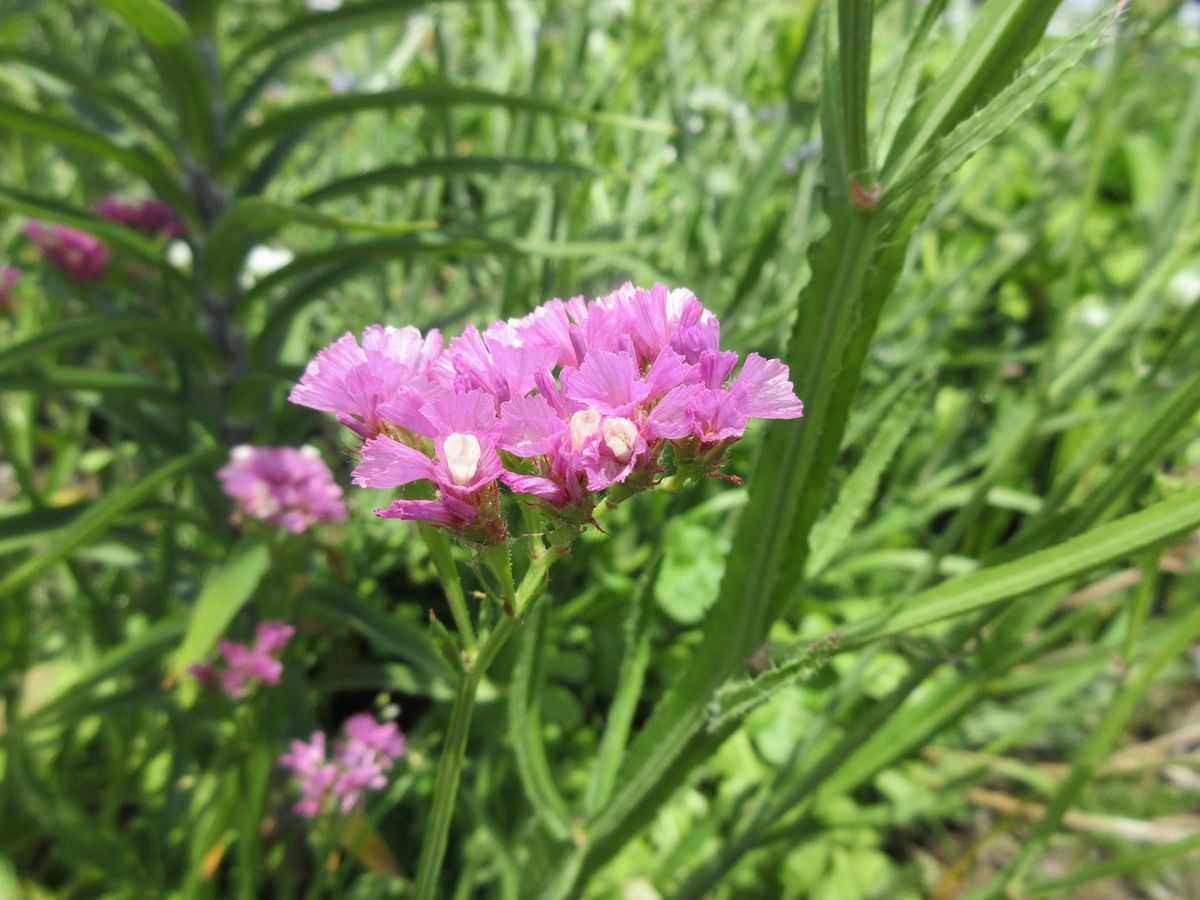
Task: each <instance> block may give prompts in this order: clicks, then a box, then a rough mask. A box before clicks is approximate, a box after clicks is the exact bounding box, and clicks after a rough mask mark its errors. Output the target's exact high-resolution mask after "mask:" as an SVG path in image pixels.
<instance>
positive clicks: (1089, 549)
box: [838, 489, 1200, 652]
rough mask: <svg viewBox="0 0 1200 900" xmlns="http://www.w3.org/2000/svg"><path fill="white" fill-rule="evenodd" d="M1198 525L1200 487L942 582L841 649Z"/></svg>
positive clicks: (1043, 583)
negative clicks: (1067, 537) (1010, 559)
mask: <svg viewBox="0 0 1200 900" xmlns="http://www.w3.org/2000/svg"><path fill="white" fill-rule="evenodd" d="M1197 527H1200V490H1197V489H1193V490H1191V491H1188V492H1186V493H1183V494H1180V495H1179V496H1177V497H1173V498H1171V499H1170V500H1163V501H1162V502H1160V503H1156V504H1155V505H1154V506H1151V507H1149V508H1148V509H1144V510H1142V511H1141V512H1136V513H1133V514H1132V515H1128V516H1125V517H1123V518H1121V519H1117V520H1116V521H1114V522H1110V523H1108V524H1106V525H1101V526H1099V527H1097V528H1093V529H1091V530H1090V531H1088V532H1086V533H1084V534H1081V535H1079V536H1078V537H1074V538H1071V539H1070V540H1068V541H1064V542H1062V543H1061V544H1058V545H1057V546H1054V547H1050V548H1048V549H1046V550H1041V551H1038V552H1037V553H1031V554H1029V555H1028V556H1025V557H1022V558H1021V559H1017V560H1014V561H1012V562H1009V563H1003V564H1001V565H998V566H989V567H988V568H985V569H980V570H979V571H977V572H973V573H971V574H970V575H965V576H963V577H961V578H956V579H954V580H952V581H948V582H946V583H945V584H941V585H938V586H937V587H935V588H931V589H930V590H927V591H924V592H922V593H920V594H917V595H916V596H915V597H913V598H912V599H911V600H909V601H908V602H906V603H905V604H904V607H903V608H902V609H899V610H897V611H895V612H889V613H882V614H880V615H876V616H871V617H869V618H867V619H863V620H861V621H858V622H855V623H853V624H851V625H850V626H849V627H847V628H846V629H845V630H844V631H842V632H841V636H840V638H839V639H838V651H839V652H840V651H842V650H849V649H851V648H853V647H861V646H862V645H864V644H867V643H870V642H871V641H877V640H881V639H882V638H885V637H890V636H892V635H897V634H904V633H906V632H909V631H912V630H913V629H915V628H920V627H922V626H925V625H930V624H933V623H934V622H940V621H942V620H943V619H948V618H950V617H952V616H959V615H962V614H963V613H967V612H971V611H973V610H977V609H982V608H984V607H986V606H990V605H992V604H994V603H999V602H1001V601H1003V600H1008V599H1011V598H1013V597H1019V596H1021V595H1023V594H1028V593H1030V592H1032V591H1035V590H1039V589H1041V588H1046V587H1050V586H1051V585H1055V584H1058V583H1059V582H1062V581H1066V580H1068V579H1070V578H1074V577H1076V576H1078V575H1082V574H1083V573H1085V572H1088V571H1090V570H1091V569H1095V568H1097V567H1098V566H1103V565H1106V564H1108V563H1112V562H1116V561H1118V560H1121V559H1126V558H1128V557H1129V556H1131V555H1133V554H1136V553H1138V552H1139V551H1141V550H1145V549H1146V548H1148V547H1153V546H1155V545H1157V544H1161V543H1162V542H1164V541H1168V540H1170V539H1172V538H1175V537H1178V536H1179V535H1181V534H1186V533H1187V532H1188V531H1191V530H1192V529H1195V528H1197Z"/></svg>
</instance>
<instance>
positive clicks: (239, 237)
mask: <svg viewBox="0 0 1200 900" xmlns="http://www.w3.org/2000/svg"><path fill="white" fill-rule="evenodd" d="M283 225H312V226H316V227H319V228H327V229H330V230H333V231H337V232H343V231H349V232H356V231H358V232H373V233H375V234H391V235H400V234H411V233H412V232H415V231H426V230H429V229H432V228H436V227H437V223H436V222H432V221H423V222H367V221H363V220H360V219H353V218H349V217H347V216H336V215H330V214H328V213H322V212H319V211H317V210H315V209H311V208H309V207H307V206H297V205H294V204H290V203H279V202H277V201H274V200H263V199H260V198H257V197H251V198H247V199H243V200H238V201H237V202H235V203H234V204H233V205H232V206H230V207H229V208H228V209H227V210H226V211H225V212H224V213H223V214H222V215H221V217H220V218H219V219H218V220H217V222H216V224H215V225H214V226H213V228H212V231H211V232H210V234H209V238H208V255H207V262H208V275H209V277H210V278H211V279H212V282H213V284H214V285H215V287H216V289H217V290H218V291H219V292H224V291H228V290H229V288H230V287H232V285H233V283H234V281H235V280H236V279H237V276H238V272H239V270H240V269H241V265H242V261H243V259H244V258H245V256H246V253H247V252H249V250H250V248H251V247H252V246H253V245H254V244H256V243H258V242H259V241H261V240H263V239H265V238H266V236H267V235H268V234H269V233H270V232H271V231H274V230H275V229H277V228H279V227H280V226H283Z"/></svg>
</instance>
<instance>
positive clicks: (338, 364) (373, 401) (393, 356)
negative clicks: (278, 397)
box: [288, 325, 454, 438]
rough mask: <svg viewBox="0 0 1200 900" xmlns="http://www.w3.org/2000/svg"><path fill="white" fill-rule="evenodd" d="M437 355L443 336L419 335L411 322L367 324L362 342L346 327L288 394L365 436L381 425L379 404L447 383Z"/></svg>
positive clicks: (447, 376)
mask: <svg viewBox="0 0 1200 900" xmlns="http://www.w3.org/2000/svg"><path fill="white" fill-rule="evenodd" d="M441 356H442V336H441V334H439V333H438V331H437V330H436V329H433V330H431V331H430V332H429V334H428V335H426V336H424V337H422V336H421V332H420V331H418V330H417V329H416V328H413V327H411V326H409V327H407V328H393V327H391V326H390V325H389V326H387V327H384V326H382V325H371V326H368V327H367V329H366V330H365V331H364V332H363V339H362V345H361V346H360V345H359V343H358V340H357V339H356V338H355V337H354V335H353V334H351V333H350V332H346V334H344V335H342V336H341V337H340V338H338V339H337V340H336V341H334V342H333V343H332V344H330V345H329V346H328V347H326V348H325V349H324V350H322V351H321V352H320V353H318V354H317V358H316V359H314V360H313V361H312V362H310V363H309V364H308V367H307V368H306V369H305V370H304V375H303V377H301V379H300V383H299V384H297V385H296V386H295V387H294V388H292V392H291V394H290V395H289V396H288V399H289V400H291V401H292V403H297V404H299V405H300V406H308V407H311V408H313V409H320V410H324V411H325V412H332V413H336V415H337V419H338V421H339V422H341V423H342V424H343V425H346V426H348V427H349V428H351V429H353V430H354V431H355V432H357V433H358V435H359V436H360V437H362V438H369V437H372V436H374V435H376V434H378V433H379V431H380V429H381V427H382V425H383V420H382V419H381V417H380V407H381V406H383V405H384V404H387V403H388V402H390V401H393V400H397V399H404V398H408V399H410V400H412V399H415V398H421V397H425V396H428V394H429V392H430V391H431V390H433V389H434V387H435V386H436V385H439V384H448V383H449V381H450V379H452V378H453V377H454V374H453V372H452V371H451V370H450V369H449V368H448V367H446V366H441V365H439V362H440V359H441Z"/></svg>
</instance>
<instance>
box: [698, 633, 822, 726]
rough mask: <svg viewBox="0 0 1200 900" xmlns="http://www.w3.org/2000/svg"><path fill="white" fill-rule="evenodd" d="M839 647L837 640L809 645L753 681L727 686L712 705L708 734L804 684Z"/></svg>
mask: <svg viewBox="0 0 1200 900" xmlns="http://www.w3.org/2000/svg"><path fill="white" fill-rule="evenodd" d="M836 646H837V638H836V637H827V638H825V639H824V640H820V641H817V642H815V643H812V644H809V645H808V646H807V647H803V648H801V649H800V650H799V651H797V652H794V653H792V654H791V655H790V656H788V657H787V658H786V659H784V660H781V661H777V662H773V663H772V665H771V668H769V669H768V670H767V671H766V672H763V673H762V674H761V675H756V676H755V677H754V678H739V679H735V680H733V681H730V682H729V683H728V684H726V685H724V686H723V687H722V688H721V689H720V690H718V691H717V693H716V694H714V695H713V699H712V702H711V703H710V704H709V713H708V726H707V727H708V730H709V731H712V732H721V731H724V730H726V729H728V728H731V727H733V726H734V725H736V724H737V723H738V722H740V721H741V720H742V719H744V718H746V716H748V715H749V714H750V713H751V712H753V711H754V710H756V709H757V708H758V707H760V706H762V705H763V704H764V703H766V702H767V701H768V700H770V699H771V698H773V697H774V696H775V695H776V694H778V693H779V692H780V691H782V690H784V689H785V688H789V687H793V686H794V685H797V684H803V683H804V682H805V681H808V680H809V679H811V678H812V677H813V676H814V675H816V674H817V673H818V672H820V671H821V670H822V669H823V668H825V665H826V663H828V662H829V657H830V656H831V655H832V652H833V649H834V647H836Z"/></svg>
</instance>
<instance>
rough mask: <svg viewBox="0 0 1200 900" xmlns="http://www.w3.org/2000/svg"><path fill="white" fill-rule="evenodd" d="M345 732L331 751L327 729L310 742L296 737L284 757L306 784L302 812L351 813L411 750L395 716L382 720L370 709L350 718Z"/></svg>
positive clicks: (301, 783)
mask: <svg viewBox="0 0 1200 900" xmlns="http://www.w3.org/2000/svg"><path fill="white" fill-rule="evenodd" d="M343 731H344V736H343V737H342V739H340V740H338V741H337V743H336V744H335V745H334V748H333V755H332V757H331V758H330V757H327V755H326V743H325V735H324V734H322V733H321V732H319V731H315V732H313V735H312V737H311V738H310V739H309V741H308V743H305V742H303V741H292V744H291V749H290V751H289V752H287V753H285V754H284V755H283V756H281V757H280V759H279V762H280V763H281V764H282V765H283V766H285V767H286V768H288V769H291V771H292V775H293V777H294V778H295V780H296V783H297V784H298V786H299V787H300V795H301V799H300V801H299V802H298V803H297V804H296V805H295V807H294V809H295V811H296V813H298V814H299V815H301V816H305V817H306V818H310V819H311V818H314V817H316V816H318V815H320V814H321V813H324V812H334V811H336V812H337V813H338V814H340V815H346V814H347V813H349V812H351V811H352V810H353V809H354V808H355V807H357V806H358V805H359V804H360V803H362V800H363V796H364V794H365V793H366V792H367V791H377V790H379V789H380V788H382V787H384V786H386V785H387V775H386V774H385V773H386V772H388V771H389V770H390V769H391V768H392V766H393V765H394V763H395V761H396V760H397V759H399V758H400V757H402V756H403V755H404V754H405V752H406V751H407V746H406V743H405V740H404V735H403V734H402V733H401V731H400V729H399V727H398V726H397V725H396V723H395V722H379V721H376V719H375V717H374V716H372V715H371V714H370V713H358V714H357V715H354V716H351V717H350V718H349V719H347V720H346V723H345V725H344V726H343Z"/></svg>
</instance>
